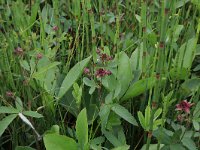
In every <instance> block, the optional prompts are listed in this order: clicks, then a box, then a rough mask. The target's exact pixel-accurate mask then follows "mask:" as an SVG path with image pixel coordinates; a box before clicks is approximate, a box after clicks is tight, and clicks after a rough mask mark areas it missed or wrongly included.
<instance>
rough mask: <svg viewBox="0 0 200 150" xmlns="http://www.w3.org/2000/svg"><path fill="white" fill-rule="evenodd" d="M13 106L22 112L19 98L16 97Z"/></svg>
mask: <svg viewBox="0 0 200 150" xmlns="http://www.w3.org/2000/svg"><path fill="white" fill-rule="evenodd" d="M15 106H16V108H17V110H19V111H20V112H21V111H22V110H23V103H22V101H21V99H20V98H19V97H16V100H15Z"/></svg>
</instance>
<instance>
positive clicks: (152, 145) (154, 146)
mask: <svg viewBox="0 0 200 150" xmlns="http://www.w3.org/2000/svg"><path fill="white" fill-rule="evenodd" d="M163 146H164V144H161V145H160V149H161V148H162V147H163ZM141 150H146V144H145V145H144V146H143V147H142V149H141ZM149 150H157V144H150V146H149Z"/></svg>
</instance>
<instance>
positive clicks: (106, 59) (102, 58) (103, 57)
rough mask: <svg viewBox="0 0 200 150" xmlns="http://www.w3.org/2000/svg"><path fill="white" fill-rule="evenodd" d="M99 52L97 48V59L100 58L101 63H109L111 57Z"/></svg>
mask: <svg viewBox="0 0 200 150" xmlns="http://www.w3.org/2000/svg"><path fill="white" fill-rule="evenodd" d="M101 51H102V50H100V49H99V48H98V49H97V50H96V52H97V54H98V55H99V57H100V59H101V61H102V62H106V61H110V60H112V59H113V58H112V56H109V55H107V54H105V53H102V52H101Z"/></svg>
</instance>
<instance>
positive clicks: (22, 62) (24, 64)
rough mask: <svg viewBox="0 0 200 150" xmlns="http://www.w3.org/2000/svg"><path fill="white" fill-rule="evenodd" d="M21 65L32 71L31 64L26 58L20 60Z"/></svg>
mask: <svg viewBox="0 0 200 150" xmlns="http://www.w3.org/2000/svg"><path fill="white" fill-rule="evenodd" d="M20 65H21V66H22V67H23V68H24V69H25V70H28V71H30V66H29V64H28V62H27V61H26V60H20Z"/></svg>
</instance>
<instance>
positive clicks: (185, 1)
mask: <svg viewBox="0 0 200 150" xmlns="http://www.w3.org/2000/svg"><path fill="white" fill-rule="evenodd" d="M189 1H190V0H179V1H177V2H176V4H175V7H176V8H180V7H182V6H184V5H185V4H186V3H187V2H189Z"/></svg>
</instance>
